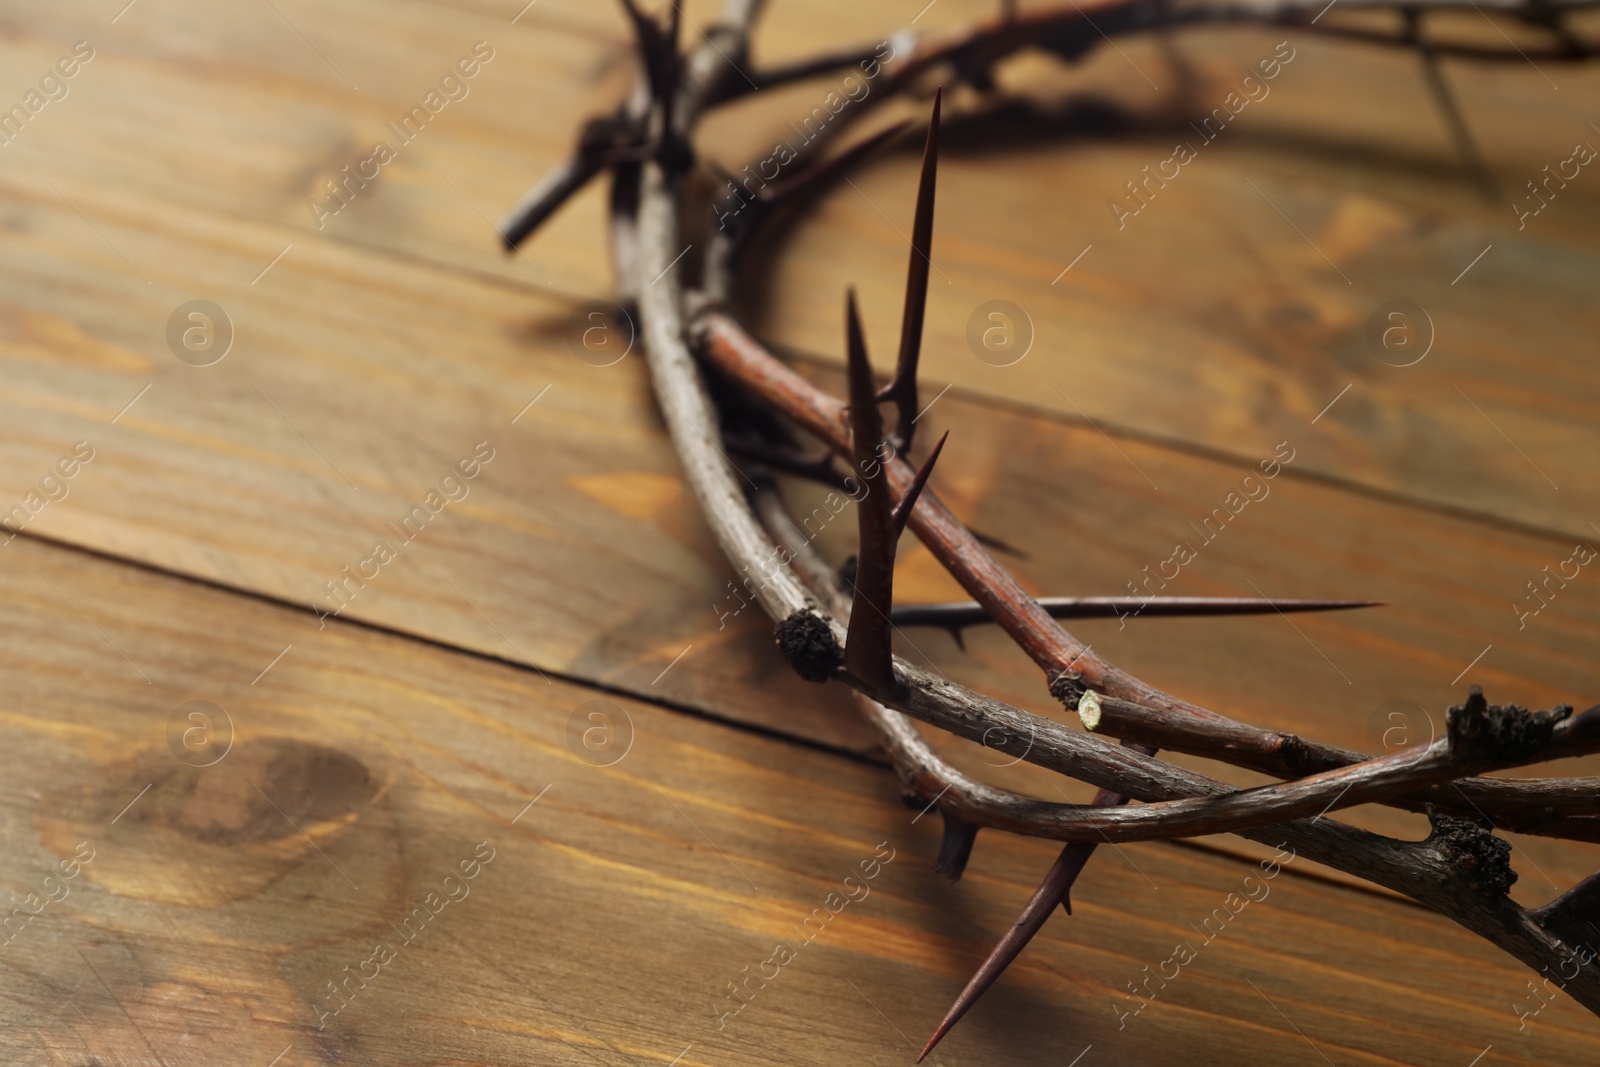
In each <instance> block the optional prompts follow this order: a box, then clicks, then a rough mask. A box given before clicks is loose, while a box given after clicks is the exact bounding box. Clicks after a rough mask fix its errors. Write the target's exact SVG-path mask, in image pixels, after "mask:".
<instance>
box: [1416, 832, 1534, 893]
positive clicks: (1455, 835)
mask: <svg viewBox="0 0 1600 1067" xmlns="http://www.w3.org/2000/svg"><path fill="white" fill-rule="evenodd" d="M1428 821H1429V822H1430V823H1432V824H1433V833H1432V834H1430V835H1429V836H1428V839H1427V841H1425V842H1423V843H1424V844H1426V845H1430V846H1432V847H1433V848H1434V849H1435V850H1437V851H1438V852H1439V853H1440V854H1441V855H1443V856H1444V858H1445V859H1446V860H1447V861H1448V862H1449V863H1450V865H1451V866H1453V867H1454V868H1455V869H1456V870H1457V871H1458V872H1459V873H1460V875H1461V881H1462V883H1463V884H1464V885H1465V886H1466V887H1467V888H1468V889H1471V890H1473V891H1475V892H1478V893H1482V894H1484V895H1485V896H1493V897H1503V896H1505V895H1506V894H1507V893H1509V892H1510V891H1511V887H1512V885H1514V884H1515V883H1516V881H1517V872H1516V871H1514V870H1512V869H1511V842H1509V841H1507V840H1506V839H1505V838H1503V837H1496V836H1495V835H1494V834H1492V833H1490V832H1489V831H1488V830H1486V829H1484V828H1483V827H1482V826H1479V825H1478V824H1477V823H1475V822H1472V821H1471V820H1470V819H1457V818H1455V817H1454V816H1451V815H1441V814H1439V813H1438V812H1432V811H1430V812H1429V813H1428Z"/></svg>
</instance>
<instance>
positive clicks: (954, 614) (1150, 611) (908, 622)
mask: <svg viewBox="0 0 1600 1067" xmlns="http://www.w3.org/2000/svg"><path fill="white" fill-rule="evenodd" d="M1038 603H1039V606H1040V607H1041V608H1043V609H1044V610H1045V612H1046V613H1048V614H1049V615H1050V617H1051V618H1053V619H1111V618H1125V617H1130V616H1138V615H1149V616H1152V617H1155V618H1168V619H1172V618H1190V617H1197V616H1213V615H1268V614H1271V613H1273V612H1283V613H1284V614H1285V615H1288V614H1291V613H1293V612H1299V611H1346V610H1349V609H1350V608H1373V607H1382V606H1383V605H1384V604H1386V603H1387V601H1383V600H1291V599H1279V598H1273V597H1206V596H1157V597H1150V598H1148V599H1142V598H1140V597H1118V596H1081V597H1039V598H1038ZM891 617H892V618H893V619H894V623H895V625H896V626H940V627H944V628H951V627H958V626H975V625H977V624H979V623H985V622H992V621H994V620H992V619H991V618H990V617H989V613H988V611H986V610H985V609H984V607H983V605H981V604H978V603H975V602H973V601H971V600H965V601H957V602H955V603H949V604H905V605H902V606H900V607H897V608H895V609H894V612H893V613H892V616H891Z"/></svg>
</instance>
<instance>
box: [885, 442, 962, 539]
mask: <svg viewBox="0 0 1600 1067" xmlns="http://www.w3.org/2000/svg"><path fill="white" fill-rule="evenodd" d="M949 437H950V431H949V430H946V431H945V432H944V435H943V436H942V437H940V438H939V443H938V444H936V445H934V446H933V451H932V452H929V453H928V458H927V459H925V460H923V461H922V466H921V467H919V468H918V469H917V473H916V476H915V477H913V478H912V479H911V485H910V486H909V487H908V488H907V489H906V495H905V496H903V497H901V498H900V503H898V504H896V505H895V506H894V511H893V512H891V513H890V515H889V521H890V522H892V523H893V524H894V536H895V538H896V539H897V540H898V539H899V537H900V535H901V534H902V533H905V529H906V521H907V520H908V519H910V518H911V509H912V508H914V507H916V506H917V497H919V496H921V495H922V487H923V486H925V485H927V484H928V475H930V474H932V473H933V465H934V464H935V463H937V462H938V460H939V453H940V452H942V451H943V450H944V443H945V441H947V440H948V439H949Z"/></svg>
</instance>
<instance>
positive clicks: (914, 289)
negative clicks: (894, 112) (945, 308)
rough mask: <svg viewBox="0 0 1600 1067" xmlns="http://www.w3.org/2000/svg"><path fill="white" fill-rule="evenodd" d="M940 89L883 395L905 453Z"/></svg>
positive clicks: (935, 170)
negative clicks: (895, 352) (896, 342)
mask: <svg viewBox="0 0 1600 1067" xmlns="http://www.w3.org/2000/svg"><path fill="white" fill-rule="evenodd" d="M943 99H944V90H943V89H942V88H941V89H939V90H937V91H936V92H935V93H934V94H933V118H932V119H931V120H930V121H929V123H928V139H927V141H926V142H925V143H924V144H923V146H922V178H921V180H920V181H919V182H918V184H917V210H916V216H915V218H914V219H913V221H912V224H911V259H910V263H909V265H908V266H907V267H906V299H905V308H904V311H903V312H902V315H901V318H900V357H899V359H898V361H896V363H895V368H894V380H893V381H891V382H890V383H889V385H888V388H886V389H884V391H883V392H882V393H881V394H880V396H881V397H882V399H884V400H893V401H894V406H895V416H896V418H895V422H896V427H895V437H896V439H897V444H898V446H899V448H900V450H901V451H902V452H904V451H908V450H909V449H910V448H911V435H912V432H913V431H914V429H915V427H914V425H913V423H914V422H915V420H916V418H917V415H918V414H919V412H918V411H917V360H918V358H919V357H920V356H921V354H922V323H923V318H924V316H925V313H926V311H927V307H928V272H929V271H930V270H931V269H932V267H933V260H932V258H931V257H932V255H933V197H934V187H935V186H936V185H937V184H938V177H939V110H940V105H941V103H942V102H943Z"/></svg>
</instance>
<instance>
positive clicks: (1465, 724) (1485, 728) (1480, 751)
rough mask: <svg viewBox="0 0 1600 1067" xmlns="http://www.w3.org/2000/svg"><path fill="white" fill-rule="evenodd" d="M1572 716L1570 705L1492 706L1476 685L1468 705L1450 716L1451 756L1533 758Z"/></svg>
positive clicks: (1453, 711)
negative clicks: (1546, 708) (1540, 708)
mask: <svg viewBox="0 0 1600 1067" xmlns="http://www.w3.org/2000/svg"><path fill="white" fill-rule="evenodd" d="M1571 714H1572V708H1571V706H1570V705H1567V704H1561V705H1558V706H1556V707H1554V708H1551V709H1550V710H1549V711H1529V710H1528V709H1527V708H1520V707H1517V706H1516V705H1515V704H1507V705H1506V706H1505V707H1501V706H1499V705H1498V704H1491V703H1489V702H1488V700H1486V699H1484V695H1483V690H1482V689H1481V688H1479V687H1478V686H1473V687H1472V690H1471V692H1470V693H1469V694H1468V695H1467V700H1466V703H1464V704H1457V705H1456V706H1455V707H1453V708H1451V709H1450V711H1449V713H1448V715H1447V718H1446V725H1445V730H1446V736H1447V737H1448V739H1449V744H1450V754H1451V755H1452V756H1454V757H1455V758H1457V759H1462V760H1473V759H1505V758H1507V757H1510V758H1520V757H1522V756H1530V755H1532V754H1533V753H1534V752H1536V751H1538V750H1539V749H1540V748H1541V747H1542V746H1543V745H1544V744H1545V743H1546V742H1547V741H1549V740H1550V735H1551V734H1552V733H1553V732H1554V731H1555V728H1556V724H1557V723H1559V722H1561V721H1562V720H1563V719H1565V718H1566V717H1567V716H1569V715H1571Z"/></svg>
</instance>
